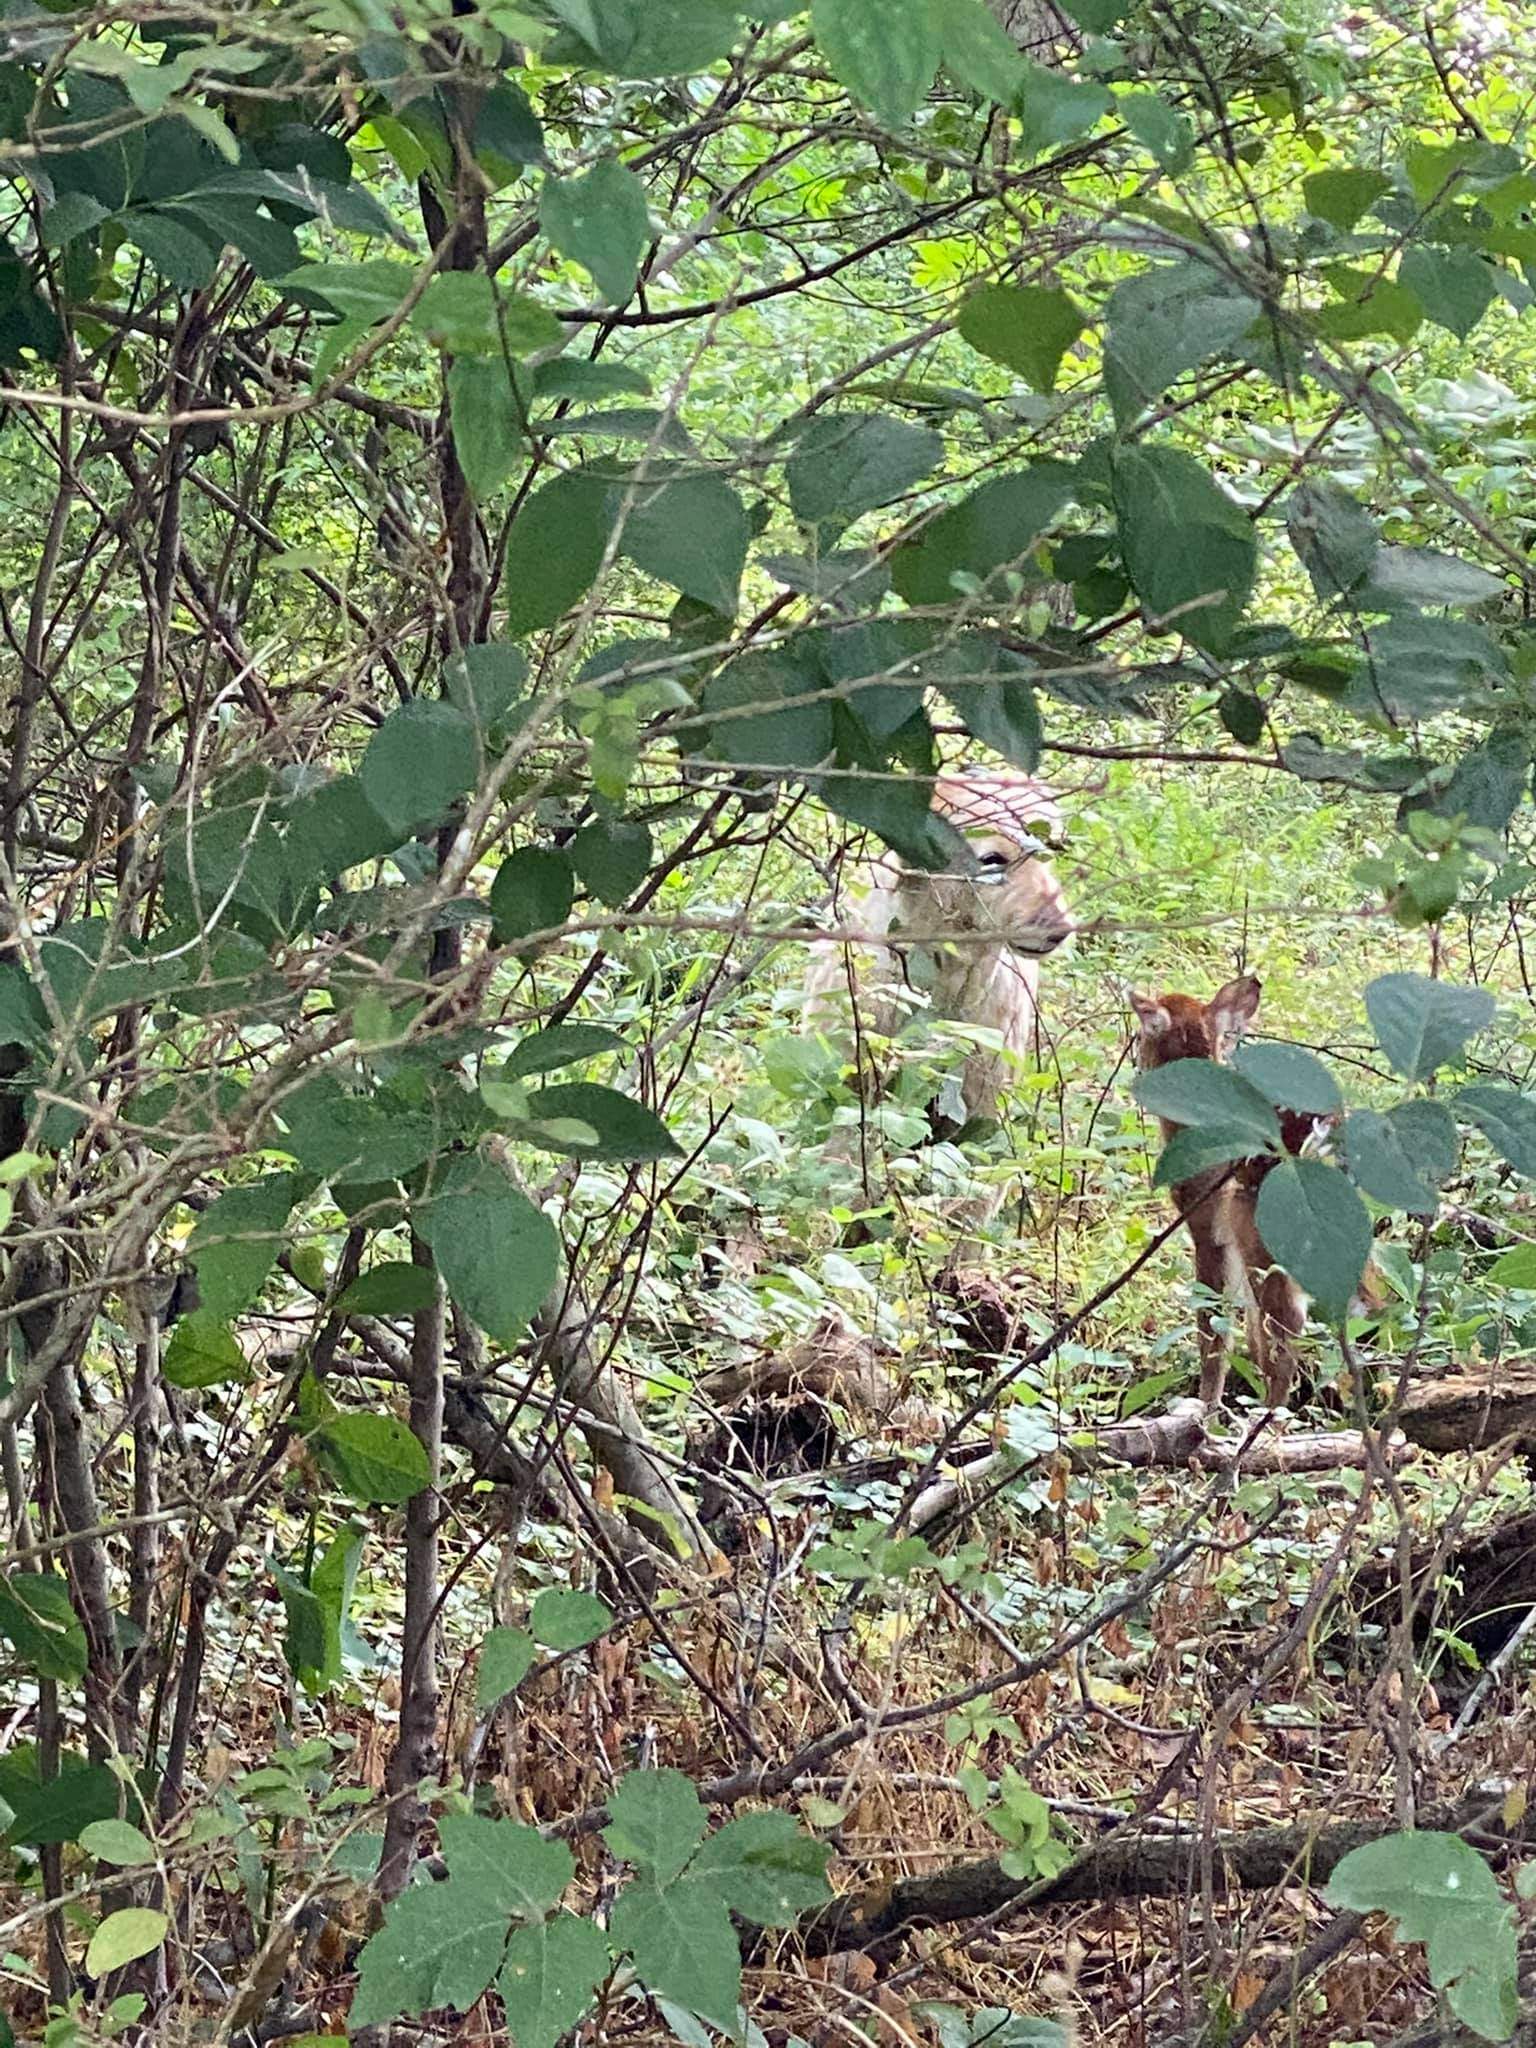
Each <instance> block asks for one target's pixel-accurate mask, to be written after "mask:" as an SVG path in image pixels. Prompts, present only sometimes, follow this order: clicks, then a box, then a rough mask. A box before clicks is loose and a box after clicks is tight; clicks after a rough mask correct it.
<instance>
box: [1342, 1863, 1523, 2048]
mask: <svg viewBox="0 0 1536 2048" xmlns="http://www.w3.org/2000/svg"><path fill="white" fill-rule="evenodd" d="M1326 1897H1327V1900H1328V1903H1329V1904H1330V1905H1331V1906H1338V1907H1342V1908H1344V1909H1345V1910H1346V1911H1349V1912H1355V1913H1387V1914H1390V1916H1391V1917H1392V1919H1393V1920H1395V1921H1396V1923H1397V1933H1398V1936H1399V1939H1401V1940H1404V1941H1421V1942H1423V1943H1424V1944H1425V1949H1426V1956H1427V1960H1428V1963H1429V1974H1430V1981H1431V1982H1432V1983H1433V1984H1434V1985H1435V1987H1436V1988H1437V1989H1439V1990H1444V1989H1445V1988H1446V1987H1447V1986H1448V1985H1449V1986H1450V1987H1451V2003H1452V2006H1453V2008H1454V2009H1455V2010H1456V2012H1457V2013H1458V2014H1459V2016H1460V2017H1461V2018H1462V2019H1464V2020H1465V2021H1466V2023H1467V2024H1468V2025H1469V2026H1470V2027H1472V2028H1473V2029H1474V2031H1476V2032H1478V2033H1480V2034H1482V2035H1483V2036H1484V2038H1485V2039H1487V2040H1491V2041H1503V2040H1507V2039H1508V2038H1509V2036H1510V2034H1511V2033H1512V2032H1513V2031H1514V2025H1515V2021H1516V2019H1517V2017H1518V2005H1517V2000H1516V1986H1515V1974H1516V1948H1515V1922H1514V1915H1513V1913H1512V1912H1511V1911H1510V1909H1509V1907H1508V1906H1507V1905H1506V1903H1505V1901H1504V1896H1503V1894H1502V1892H1501V1891H1500V1890H1499V1887H1498V1884H1497V1883H1496V1882H1495V1880H1494V1876H1493V1873H1492V1872H1491V1871H1490V1870H1489V1868H1488V1865H1487V1863H1486V1862H1485V1861H1484V1860H1483V1858H1482V1857H1481V1856H1480V1855H1479V1854H1478V1852H1477V1851H1476V1850H1475V1849H1474V1848H1472V1847H1471V1846H1470V1844H1468V1843H1466V1842H1463V1841H1462V1840H1461V1839H1460V1837H1459V1836H1457V1835H1450V1834H1436V1833H1431V1832H1430V1831H1428V1830H1416V1829H1407V1830H1405V1831H1404V1832H1403V1833H1401V1834H1397V1835H1387V1836H1384V1837H1383V1838H1382V1839H1381V1840H1380V1841H1376V1842H1367V1843H1365V1844H1364V1845H1363V1847H1361V1848H1359V1849H1351V1851H1350V1852H1349V1854H1348V1855H1347V1856H1346V1857H1344V1858H1343V1860H1342V1861H1341V1862H1340V1863H1339V1865H1338V1867H1337V1868H1336V1869H1335V1871H1334V1873H1333V1875H1332V1877H1331V1878H1330V1879H1329V1881H1328V1889H1327V1893H1326Z"/></svg>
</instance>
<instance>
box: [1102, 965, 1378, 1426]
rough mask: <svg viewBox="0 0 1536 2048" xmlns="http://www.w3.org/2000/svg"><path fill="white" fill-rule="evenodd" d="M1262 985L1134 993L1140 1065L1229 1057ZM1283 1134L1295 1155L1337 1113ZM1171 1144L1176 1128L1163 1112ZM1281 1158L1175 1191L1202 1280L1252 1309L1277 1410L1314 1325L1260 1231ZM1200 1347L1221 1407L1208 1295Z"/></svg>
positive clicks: (1225, 1346)
mask: <svg viewBox="0 0 1536 2048" xmlns="http://www.w3.org/2000/svg"><path fill="white" fill-rule="evenodd" d="M1262 992H1263V985H1262V983H1260V982H1259V981H1258V980H1257V979H1256V977H1255V976H1253V975H1251V974H1244V975H1239V976H1238V978H1237V979H1236V980H1235V981H1229V982H1227V983H1226V985H1225V986H1224V987H1222V988H1219V989H1218V990H1217V991H1216V993H1215V995H1214V996H1212V997H1211V999H1210V1001H1209V1002H1208V1003H1202V1002H1201V1001H1200V1000H1199V998H1198V997H1196V996H1186V995H1160V996H1145V995H1136V994H1134V993H1133V994H1132V995H1131V997H1130V1005H1131V1009H1132V1011H1133V1012H1134V1013H1135V1016H1136V1020H1137V1023H1138V1025H1139V1027H1140V1031H1139V1037H1138V1040H1137V1046H1136V1060H1137V1065H1138V1066H1139V1067H1140V1068H1141V1070H1142V1072H1143V1073H1147V1072H1150V1071H1151V1070H1152V1069H1153V1068H1155V1067H1164V1066H1167V1065H1168V1063H1169V1062H1170V1061H1171V1060H1222V1059H1225V1057H1226V1055H1227V1052H1228V1050H1229V1049H1230V1047H1231V1046H1232V1045H1233V1043H1234V1042H1235V1041H1236V1040H1237V1039H1238V1038H1239V1037H1240V1036H1241V1035H1242V1033H1243V1032H1244V1031H1246V1030H1247V1029H1248V1027H1249V1026H1250V1025H1251V1024H1252V1022H1253V1020H1254V1018H1255V1017H1256V1016H1257V1014H1258V1008H1259V997H1260V995H1261V994H1262ZM1276 1114H1277V1116H1278V1117H1279V1120H1280V1138H1281V1143H1282V1144H1283V1145H1284V1147H1285V1149H1286V1151H1287V1152H1288V1153H1290V1154H1291V1155H1293V1156H1294V1155H1295V1154H1297V1153H1299V1152H1300V1151H1301V1150H1302V1149H1303V1147H1304V1146H1306V1145H1308V1144H1310V1143H1313V1142H1315V1140H1316V1139H1317V1138H1318V1137H1319V1136H1320V1135H1321V1134H1322V1133H1323V1132H1324V1131H1326V1130H1327V1129H1328V1128H1329V1127H1330V1126H1331V1125H1332V1124H1334V1123H1336V1122H1337V1118H1336V1117H1327V1116H1315V1115H1303V1114H1302V1113H1301V1112H1300V1111H1297V1110H1289V1109H1281V1110H1277V1112H1276ZM1159 1123H1160V1125H1161V1127H1162V1133H1163V1141H1164V1143H1166V1142H1167V1141H1168V1139H1169V1138H1170V1137H1172V1135H1173V1133H1174V1131H1176V1130H1177V1129H1178V1125H1177V1124H1173V1123H1170V1122H1169V1121H1168V1120H1167V1119H1166V1118H1159ZM1278 1164H1279V1155H1278V1154H1273V1153H1270V1154H1261V1155H1259V1156H1257V1157H1255V1158H1252V1159H1242V1160H1239V1161H1237V1162H1236V1164H1235V1165H1225V1166H1210V1167H1207V1168H1205V1169H1204V1171H1202V1172H1200V1173H1196V1174H1193V1175H1191V1177H1190V1178H1189V1179H1188V1180H1181V1181H1179V1182H1178V1183H1177V1184H1176V1185H1175V1187H1174V1189H1173V1204H1174V1207H1175V1208H1176V1209H1177V1211H1178V1213H1179V1215H1180V1216H1181V1217H1183V1219H1184V1223H1185V1226H1186V1228H1187V1229H1188V1231H1189V1236H1190V1241H1191V1243H1192V1244H1193V1246H1194V1251H1195V1278H1196V1280H1198V1281H1199V1282H1200V1284H1201V1286H1202V1287H1205V1288H1207V1289H1208V1290H1209V1292H1210V1294H1214V1295H1223V1294H1224V1295H1226V1296H1227V1297H1228V1298H1229V1299H1230V1300H1232V1301H1234V1302H1236V1303H1237V1304H1239V1305H1240V1306H1241V1308H1242V1310H1243V1317H1244V1323H1245V1326H1246V1329H1247V1336H1248V1350H1249V1354H1250V1356H1251V1357H1252V1359H1253V1362H1254V1364H1255V1365H1256V1366H1257V1367H1258V1369H1259V1372H1260V1374H1261V1376H1262V1377H1263V1381H1264V1395H1265V1399H1266V1401H1267V1402H1268V1404H1269V1406H1270V1407H1271V1408H1283V1407H1284V1406H1285V1403H1286V1397H1287V1396H1288V1394H1289V1393H1290V1390H1291V1386H1292V1383H1293V1381H1294V1379H1295V1376H1296V1369H1297V1364H1298V1357H1297V1349H1296V1346H1297V1342H1298V1340H1299V1339H1300V1337H1301V1333H1302V1331H1303V1330H1304V1329H1305V1327H1306V1321H1307V1297H1306V1295H1305V1294H1304V1293H1303V1292H1302V1290H1301V1289H1300V1288H1299V1287H1298V1286H1297V1284H1296V1282H1295V1281H1294V1280H1293V1279H1292V1278H1291V1276H1290V1275H1289V1273H1286V1272H1284V1271H1282V1269H1281V1268H1280V1267H1279V1266H1277V1265H1276V1264H1275V1262H1274V1260H1273V1259H1272V1258H1271V1257H1270V1254H1269V1250H1268V1247H1267V1246H1266V1245H1265V1243H1264V1239H1263V1237H1262V1236H1261V1235H1260V1232H1259V1226H1258V1219H1257V1208H1258V1200H1259V1189H1260V1187H1261V1186H1262V1185H1263V1182H1264V1177H1265V1175H1266V1174H1267V1173H1269V1172H1270V1171H1271V1169H1272V1168H1273V1167H1275V1166H1277V1165H1278ZM1196 1329H1197V1332H1198V1342H1199V1348H1200V1399H1201V1401H1202V1402H1203V1403H1204V1405H1205V1406H1206V1407H1207V1408H1215V1407H1218V1406H1219V1405H1220V1403H1221V1397H1222V1394H1223V1393H1224V1391H1225V1389H1226V1383H1227V1366H1228V1362H1229V1352H1230V1344H1229V1340H1228V1337H1227V1335H1226V1333H1225V1332H1224V1331H1223V1330H1222V1329H1221V1328H1220V1327H1219V1326H1218V1319H1217V1315H1216V1311H1215V1309H1214V1308H1213V1307H1212V1306H1211V1304H1210V1302H1209V1300H1207V1301H1206V1302H1204V1303H1203V1304H1202V1305H1201V1307H1200V1309H1199V1311H1198V1313H1197V1316H1196Z"/></svg>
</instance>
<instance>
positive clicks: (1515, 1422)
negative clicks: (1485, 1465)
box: [1398, 1358, 1536, 1452]
mask: <svg viewBox="0 0 1536 2048" xmlns="http://www.w3.org/2000/svg"><path fill="white" fill-rule="evenodd" d="M1398 1422H1399V1425H1400V1427H1401V1429H1402V1432H1403V1435H1404V1436H1406V1437H1407V1438H1408V1439H1409V1440H1410V1441H1411V1442H1413V1443H1416V1444H1421V1445H1422V1446H1423V1447H1424V1449H1425V1450H1426V1451H1442V1452H1444V1451H1478V1450H1485V1449H1487V1447H1488V1446H1489V1445H1490V1444H1498V1443H1504V1442H1506V1441H1508V1439H1510V1438H1511V1437H1513V1438H1515V1439H1516V1440H1517V1441H1518V1442H1519V1443H1520V1444H1521V1445H1522V1446H1528V1447H1532V1448H1536V1363H1533V1362H1532V1361H1531V1360H1530V1359H1525V1358H1520V1359H1504V1358H1500V1359H1494V1360H1492V1361H1491V1362H1490V1363H1489V1364H1488V1366H1487V1367H1486V1368H1485V1369H1484V1370H1482V1371H1481V1372H1477V1373H1459V1374H1457V1376H1456V1377H1455V1378H1454V1379H1438V1380H1426V1381H1423V1382H1421V1383H1419V1384H1418V1385H1415V1386H1412V1387H1410V1388H1409V1390H1408V1393H1407V1395H1406V1397H1405V1398H1404V1400H1403V1404H1402V1407H1401V1408H1400V1410H1399V1412H1398Z"/></svg>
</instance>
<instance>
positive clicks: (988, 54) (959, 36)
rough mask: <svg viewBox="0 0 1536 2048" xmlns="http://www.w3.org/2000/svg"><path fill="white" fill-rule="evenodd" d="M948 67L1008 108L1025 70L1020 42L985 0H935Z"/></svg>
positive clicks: (964, 82) (969, 84) (940, 37)
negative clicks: (1018, 43)
mask: <svg viewBox="0 0 1536 2048" xmlns="http://www.w3.org/2000/svg"><path fill="white" fill-rule="evenodd" d="M933 5H934V15H935V19H936V20H937V22H938V28H939V46H940V50H941V53H942V56H943V62H944V67H945V69H946V70H947V71H949V72H950V73H951V74H952V75H953V76H954V77H955V78H957V79H958V80H959V81H960V83H961V84H962V85H968V86H969V87H970V88H971V90H972V91H973V92H977V93H980V94H981V96H982V98H983V99H986V100H995V101H996V103H997V104H998V106H1000V107H1006V106H1007V105H1008V104H1009V102H1010V101H1011V100H1012V99H1013V96H1014V94H1015V93H1016V92H1017V91H1018V89H1019V85H1020V82H1021V78H1022V73H1023V64H1022V62H1021V60H1020V56H1019V50H1018V46H1017V44H1016V43H1015V42H1014V41H1013V39H1012V37H1011V36H1009V35H1007V34H1006V33H1005V32H1004V30H1003V29H1002V27H1001V26H1000V25H999V23H998V21H997V18H996V16H995V15H994V14H993V13H992V11H991V9H990V8H988V7H987V6H986V5H985V4H984V0H933Z"/></svg>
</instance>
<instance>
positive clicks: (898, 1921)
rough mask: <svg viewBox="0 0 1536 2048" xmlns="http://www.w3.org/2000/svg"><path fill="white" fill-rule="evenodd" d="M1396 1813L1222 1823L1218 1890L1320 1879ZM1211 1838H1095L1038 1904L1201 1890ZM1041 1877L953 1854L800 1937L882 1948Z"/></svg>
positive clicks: (830, 1944) (994, 1907) (822, 1943)
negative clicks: (1229, 1828)
mask: <svg viewBox="0 0 1536 2048" xmlns="http://www.w3.org/2000/svg"><path fill="white" fill-rule="evenodd" d="M1487 1812H1488V1800H1487V1796H1486V1794H1484V1795H1483V1796H1482V1797H1479V1798H1473V1799H1468V1800H1464V1801H1462V1802H1460V1803H1459V1804H1458V1805H1457V1806H1455V1807H1451V1808H1447V1809H1444V1810H1442V1811H1440V1812H1439V1813H1433V1814H1425V1815H1424V1816H1422V1818H1421V1820H1420V1826H1421V1827H1424V1828H1436V1829H1444V1830H1446V1831H1447V1832H1452V1833H1459V1832H1460V1831H1462V1830H1463V1829H1466V1828H1468V1827H1470V1826H1471V1825H1472V1824H1473V1823H1474V1822H1479V1821H1482V1822H1483V1824H1484V1825H1486V1815H1487ZM1396 1827H1397V1823H1396V1822H1395V1821H1393V1820H1391V1819H1385V1818H1384V1819H1379V1820H1377V1819H1371V1820H1357V1821H1340V1822H1337V1823H1335V1824H1334V1825H1333V1826H1332V1827H1326V1828H1319V1827H1316V1826H1315V1825H1314V1824H1313V1823H1311V1822H1309V1821H1298V1822H1295V1823H1293V1824H1292V1825H1290V1826H1287V1827H1275V1828H1250V1829H1246V1830H1244V1831H1243V1832H1241V1833H1227V1832H1224V1831H1222V1832H1218V1833H1217V1835H1216V1838H1215V1843H1214V1857H1213V1869H1214V1873H1215V1885H1216V1890H1217V1892H1218V1893H1225V1892H1230V1891H1257V1890H1262V1889H1264V1888H1265V1887H1268V1886H1272V1885H1279V1884H1295V1883H1302V1884H1307V1885H1312V1886H1316V1885H1320V1884H1322V1883H1324V1882H1325V1881H1326V1880H1327V1879H1328V1878H1329V1877H1330V1876H1331V1875H1332V1873H1333V1871H1334V1868H1335V1867H1336V1865H1337V1864H1339V1863H1340V1862H1341V1861H1342V1860H1343V1858H1344V1857H1345V1856H1347V1855H1348V1854H1349V1852H1350V1850H1351V1849H1358V1848H1360V1847H1361V1846H1362V1844H1364V1843H1366V1842H1374V1841H1377V1840H1379V1839H1380V1837H1381V1836H1383V1835H1390V1834H1392V1833H1394V1832H1395V1831H1396ZM1203 1853H1204V1844H1203V1842H1202V1838H1201V1836H1200V1834H1199V1832H1198V1831H1197V1830H1195V1829H1190V1830H1189V1831H1188V1832H1187V1833H1183V1834H1175V1835H1144V1834H1132V1835H1127V1836H1124V1837H1118V1838H1115V1839H1112V1840H1109V1841H1106V1842H1103V1843H1101V1844H1096V1845H1090V1846H1089V1847H1088V1848H1087V1849H1086V1850H1084V1852H1083V1853H1082V1854H1081V1855H1080V1856H1079V1857H1077V1859H1076V1860H1075V1861H1074V1862H1073V1863H1072V1864H1071V1865H1070V1866H1069V1867H1068V1869H1066V1870H1064V1871H1063V1872H1062V1874H1061V1876H1060V1877H1058V1878H1056V1879H1055V1880H1054V1881H1053V1882H1051V1883H1049V1884H1046V1885H1044V1886H1043V1887H1041V1888H1040V1889H1039V1890H1038V1891H1034V1896H1033V1897H1032V1898H1031V1899H1030V1901H1029V1904H1030V1907H1031V1908H1032V1909H1033V1908H1035V1907H1045V1906H1061V1905H1068V1904H1074V1903H1081V1902H1083V1901H1085V1900H1095V1901H1103V1900H1108V1899H1149V1898H1172V1897H1178V1896H1183V1895H1185V1894H1189V1893H1193V1892H1195V1891H1198V1889H1199V1887H1200V1884H1201V1867H1202V1860H1203ZM1035 1882H1036V1881H1035V1880H1033V1879H1022V1878H1016V1877H1009V1876H1007V1875H1006V1874H1005V1873H1004V1871H1003V1868H1002V1866H1001V1864H1000V1863H999V1862H998V1859H997V1858H996V1857H995V1856H988V1857H984V1858H982V1859H981V1860H980V1861H977V1862H973V1863H957V1864H952V1865H951V1866H950V1867H949V1868H948V1869H945V1870H939V1871H935V1872H933V1873H932V1874H931V1875H930V1876H927V1877H909V1878H903V1879H902V1880H901V1881H900V1882H899V1883H897V1884H894V1885H876V1886H874V1887H872V1888H871V1889H869V1890H868V1891H863V1892H852V1893H848V1894H846V1895H845V1896H844V1897H842V1898H839V1899H834V1900H833V1901H832V1903H831V1904H830V1905H828V1906H822V1907H818V1908H817V1909H816V1911H815V1912H813V1913H809V1914H807V1915H806V1916H805V1917H804V1918H803V1919H802V1920H801V1921H800V1923H799V1928H798V1930H797V1931H798V1937H799V1940H800V1941H801V1943H802V1944H803V1945H804V1947H805V1949H806V1951H807V1952H808V1953H809V1954H811V1955H829V1954H833V1953H836V1952H838V1951H840V1950H844V1949H866V1950H867V1949H874V1948H882V1947H884V1946H885V1945H886V1944H888V1943H890V1942H892V1941H894V1940H895V1939H896V1937H897V1936H899V1935H901V1934H904V1933H905V1932H906V1931H907V1930H908V1929H910V1928H913V1927H943V1926H952V1925H954V1924H955V1923H956V1922H959V1921H964V1920H975V1919H980V1918H981V1917H983V1916H984V1915H986V1914H989V1913H996V1912H997V1911H999V1910H1000V1909H1001V1908H1002V1907H1004V1906H1007V1905H1010V1904H1011V1903H1012V1902H1013V1901H1014V1900H1015V1899H1019V1898H1022V1897H1023V1895H1024V1894H1025V1893H1026V1892H1030V1891H1033V1890H1034V1885H1035Z"/></svg>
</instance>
